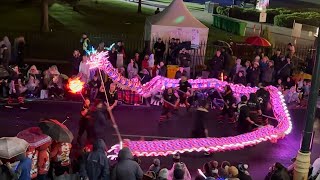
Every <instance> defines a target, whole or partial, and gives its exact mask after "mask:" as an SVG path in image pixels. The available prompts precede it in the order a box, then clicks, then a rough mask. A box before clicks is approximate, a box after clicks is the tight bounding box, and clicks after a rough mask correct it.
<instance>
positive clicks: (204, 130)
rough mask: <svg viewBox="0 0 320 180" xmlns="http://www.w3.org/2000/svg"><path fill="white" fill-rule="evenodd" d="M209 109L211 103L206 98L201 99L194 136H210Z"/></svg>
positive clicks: (195, 117)
mask: <svg viewBox="0 0 320 180" xmlns="http://www.w3.org/2000/svg"><path fill="white" fill-rule="evenodd" d="M208 109H209V103H208V102H207V101H206V100H201V101H200V102H199V107H198V108H197V110H196V112H195V115H194V125H193V130H192V137H193V138H206V137H208V112H209V111H208Z"/></svg>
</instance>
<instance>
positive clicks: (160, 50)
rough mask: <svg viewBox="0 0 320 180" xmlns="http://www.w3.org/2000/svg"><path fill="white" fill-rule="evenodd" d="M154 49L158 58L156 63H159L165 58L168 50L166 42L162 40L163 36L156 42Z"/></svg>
mask: <svg viewBox="0 0 320 180" xmlns="http://www.w3.org/2000/svg"><path fill="white" fill-rule="evenodd" d="M153 49H154V52H155V53H154V57H155V60H156V62H155V63H156V64H157V63H159V62H160V61H162V60H163V54H164V51H165V50H166V45H165V44H164V42H163V41H162V40H161V38H159V39H158V41H157V42H156V43H155V44H154V46H153Z"/></svg>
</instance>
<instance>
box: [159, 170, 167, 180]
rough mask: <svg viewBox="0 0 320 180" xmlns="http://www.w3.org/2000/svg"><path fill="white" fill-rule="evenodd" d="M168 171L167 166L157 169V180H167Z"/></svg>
mask: <svg viewBox="0 0 320 180" xmlns="http://www.w3.org/2000/svg"><path fill="white" fill-rule="evenodd" d="M168 175H169V171H168V169H167V168H163V169H161V170H160V171H159V175H158V178H157V180H168Z"/></svg>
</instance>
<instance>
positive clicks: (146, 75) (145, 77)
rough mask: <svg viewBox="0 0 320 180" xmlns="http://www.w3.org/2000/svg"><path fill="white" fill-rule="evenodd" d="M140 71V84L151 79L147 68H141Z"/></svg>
mask: <svg viewBox="0 0 320 180" xmlns="http://www.w3.org/2000/svg"><path fill="white" fill-rule="evenodd" d="M140 73H141V74H140V78H141V84H145V83H147V82H149V81H150V80H151V76H150V74H149V71H148V70H146V69H143V70H142V71H141V72H140Z"/></svg>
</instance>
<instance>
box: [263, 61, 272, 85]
mask: <svg viewBox="0 0 320 180" xmlns="http://www.w3.org/2000/svg"><path fill="white" fill-rule="evenodd" d="M261 71H262V72H261V81H262V82H264V83H265V84H266V85H269V84H271V83H272V81H273V71H274V67H273V61H269V62H268V66H267V67H264V68H262V69H261Z"/></svg>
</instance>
